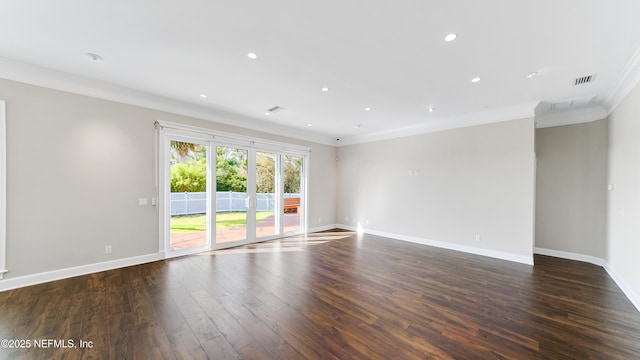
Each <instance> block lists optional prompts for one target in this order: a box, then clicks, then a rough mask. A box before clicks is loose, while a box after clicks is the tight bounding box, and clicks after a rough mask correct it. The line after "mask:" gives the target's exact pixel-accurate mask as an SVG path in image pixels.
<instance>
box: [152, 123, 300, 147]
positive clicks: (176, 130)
mask: <svg viewBox="0 0 640 360" xmlns="http://www.w3.org/2000/svg"><path fill="white" fill-rule="evenodd" d="M156 125H157V126H160V127H161V128H162V129H170V130H171V133H172V134H183V135H184V136H188V135H187V134H193V133H197V134H201V135H205V136H207V137H213V139H215V142H216V143H217V144H223V145H224V144H230V145H232V146H237V145H238V143H240V145H243V146H246V147H255V146H258V147H260V148H262V149H265V150H269V151H275V152H277V153H287V154H304V155H306V154H308V153H309V152H310V151H311V148H310V147H308V146H301V145H294V144H288V143H284V142H279V141H272V140H265V139H261V138H258V137H251V136H244V135H239V134H234V133H229V132H224V131H218V130H213V129H207V128H203V127H199V126H192V125H185V124H180V123H174V122H169V121H164V120H157V121H156ZM192 136H193V135H192ZM208 140H211V138H208Z"/></svg>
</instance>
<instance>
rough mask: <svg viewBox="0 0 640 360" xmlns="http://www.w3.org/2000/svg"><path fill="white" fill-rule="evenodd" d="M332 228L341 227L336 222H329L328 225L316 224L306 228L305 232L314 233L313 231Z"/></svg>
mask: <svg viewBox="0 0 640 360" xmlns="http://www.w3.org/2000/svg"><path fill="white" fill-rule="evenodd" d="M333 229H341V227H340V225H338V224H329V225H323V226H317V227H314V228H310V229H307V232H308V233H314V232H320V231H327V230H333Z"/></svg>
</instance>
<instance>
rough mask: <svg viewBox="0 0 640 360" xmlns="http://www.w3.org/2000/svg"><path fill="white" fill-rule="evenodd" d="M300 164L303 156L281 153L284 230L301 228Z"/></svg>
mask: <svg viewBox="0 0 640 360" xmlns="http://www.w3.org/2000/svg"><path fill="white" fill-rule="evenodd" d="M302 164H303V158H302V157H300V156H293V155H282V167H283V169H282V170H283V171H282V172H283V184H284V198H283V205H284V206H283V222H284V232H292V231H299V230H300V229H301V221H300V217H301V216H302V202H301V200H302V196H301V195H302V193H303V192H302Z"/></svg>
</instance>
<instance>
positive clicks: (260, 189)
mask: <svg viewBox="0 0 640 360" xmlns="http://www.w3.org/2000/svg"><path fill="white" fill-rule="evenodd" d="M279 163H280V157H279V156H278V155H276V154H274V153H269V152H264V151H258V152H256V195H255V196H256V214H255V216H256V217H255V219H256V237H258V238H263V237H266V236H272V235H276V234H279V233H280V218H279V216H277V213H278V212H277V211H276V210H277V209H278V206H279V205H280V201H279V196H278V194H279V189H280V184H279V180H280V176H279V175H280V174H279V171H278V169H279Z"/></svg>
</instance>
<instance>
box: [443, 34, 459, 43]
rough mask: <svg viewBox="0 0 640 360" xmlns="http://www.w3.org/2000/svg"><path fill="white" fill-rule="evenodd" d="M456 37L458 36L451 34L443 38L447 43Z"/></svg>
mask: <svg viewBox="0 0 640 360" xmlns="http://www.w3.org/2000/svg"><path fill="white" fill-rule="evenodd" d="M457 37H458V34H455V33H451V34H449V35H447V36H445V37H444V41H446V42H449V41H453V40H455V39H456V38H457Z"/></svg>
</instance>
